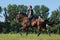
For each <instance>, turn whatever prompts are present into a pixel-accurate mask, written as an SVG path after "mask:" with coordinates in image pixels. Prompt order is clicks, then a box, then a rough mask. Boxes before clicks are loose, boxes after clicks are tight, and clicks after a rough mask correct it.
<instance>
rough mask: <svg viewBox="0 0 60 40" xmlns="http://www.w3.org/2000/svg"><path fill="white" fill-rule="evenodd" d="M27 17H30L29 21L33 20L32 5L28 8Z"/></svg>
mask: <svg viewBox="0 0 60 40" xmlns="http://www.w3.org/2000/svg"><path fill="white" fill-rule="evenodd" d="M27 15H28V18H29V20H32V19H33V9H32V6H31V5H30V6H29V8H28V11H27Z"/></svg>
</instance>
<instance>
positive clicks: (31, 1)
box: [0, 0, 60, 21]
mask: <svg viewBox="0 0 60 40" xmlns="http://www.w3.org/2000/svg"><path fill="white" fill-rule="evenodd" d="M9 4H16V5H27V6H29V5H32V6H33V7H34V6H35V5H40V6H41V5H45V6H47V7H48V8H49V9H50V10H49V13H50V15H51V12H52V11H53V10H56V9H58V7H59V6H60V0H0V6H1V7H2V8H4V7H7V6H8V5H9ZM0 15H1V16H3V14H0ZM4 20H5V18H4V16H3V18H1V17H0V21H4Z"/></svg>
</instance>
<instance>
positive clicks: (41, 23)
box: [16, 13, 49, 36]
mask: <svg viewBox="0 0 60 40" xmlns="http://www.w3.org/2000/svg"><path fill="white" fill-rule="evenodd" d="M19 21H20V22H21V24H22V27H21V28H20V31H21V30H23V29H24V30H26V34H28V30H29V29H28V28H29V26H30V27H32V28H33V27H34V26H35V25H36V26H37V28H38V36H39V35H40V33H41V29H42V28H44V29H46V30H47V28H46V24H47V23H48V22H49V21H48V20H44V19H42V18H40V19H38V18H33V19H32V21H30V22H29V19H28V16H27V15H26V14H25V13H20V14H17V15H16V22H17V23H18V22H19ZM47 32H48V30H47ZM20 33H21V32H20ZM48 33H49V32H48Z"/></svg>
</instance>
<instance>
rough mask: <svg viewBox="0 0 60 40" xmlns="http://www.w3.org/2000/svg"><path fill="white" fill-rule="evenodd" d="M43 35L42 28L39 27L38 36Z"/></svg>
mask: <svg viewBox="0 0 60 40" xmlns="http://www.w3.org/2000/svg"><path fill="white" fill-rule="evenodd" d="M40 34H41V27H40V26H38V36H39V35H40Z"/></svg>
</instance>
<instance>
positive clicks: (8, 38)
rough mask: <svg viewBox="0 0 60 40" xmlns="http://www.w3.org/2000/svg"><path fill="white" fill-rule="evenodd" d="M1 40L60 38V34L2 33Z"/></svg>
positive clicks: (47, 39) (57, 39)
mask: <svg viewBox="0 0 60 40" xmlns="http://www.w3.org/2000/svg"><path fill="white" fill-rule="evenodd" d="M0 40H60V35H58V34H51V36H48V35H47V34H41V35H40V36H38V37H37V34H29V35H28V36H26V35H25V34H23V35H22V36H21V35H20V34H0Z"/></svg>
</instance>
